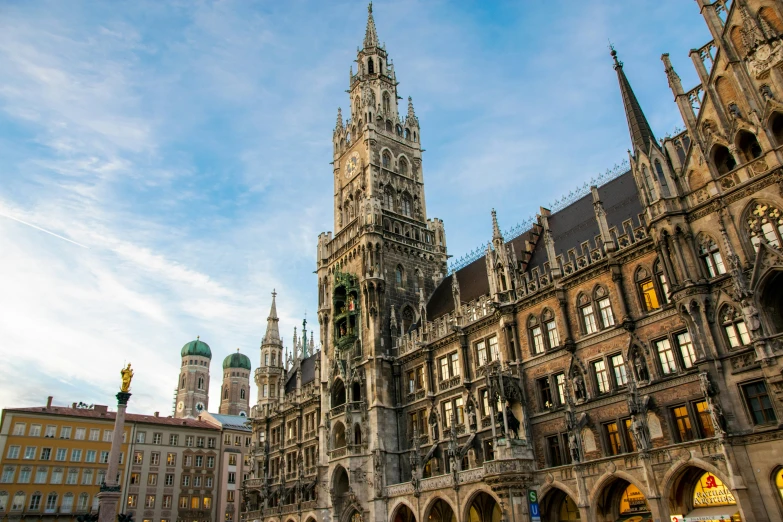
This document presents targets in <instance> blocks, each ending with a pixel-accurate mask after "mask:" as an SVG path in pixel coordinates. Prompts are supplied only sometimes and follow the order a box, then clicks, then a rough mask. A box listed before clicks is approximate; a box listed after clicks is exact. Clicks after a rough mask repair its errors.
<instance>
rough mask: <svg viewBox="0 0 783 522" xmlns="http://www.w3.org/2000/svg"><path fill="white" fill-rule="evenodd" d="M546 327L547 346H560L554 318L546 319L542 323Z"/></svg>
mask: <svg viewBox="0 0 783 522" xmlns="http://www.w3.org/2000/svg"><path fill="white" fill-rule="evenodd" d="M544 326H545V327H546V333H547V336H548V337H549V347H550V348H555V347H557V346H560V335H559V334H558V333H557V323H556V322H555V320H554V319H552V320H551V321H547V322H546V324H545V325H544Z"/></svg>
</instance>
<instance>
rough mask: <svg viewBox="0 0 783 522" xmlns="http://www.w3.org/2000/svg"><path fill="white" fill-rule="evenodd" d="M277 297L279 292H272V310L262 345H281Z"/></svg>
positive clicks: (267, 320) (267, 319)
mask: <svg viewBox="0 0 783 522" xmlns="http://www.w3.org/2000/svg"><path fill="white" fill-rule="evenodd" d="M275 297H277V292H275V291H274V290H272V308H271V309H270V310H269V317H267V318H266V334H264V340H263V341H262V343H261V344H270V343H272V344H281V341H280V330H278V327H277V323H278V321H279V320H280V319H278V317H277V305H276V304H275Z"/></svg>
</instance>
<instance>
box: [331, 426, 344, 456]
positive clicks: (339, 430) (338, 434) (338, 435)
mask: <svg viewBox="0 0 783 522" xmlns="http://www.w3.org/2000/svg"><path fill="white" fill-rule="evenodd" d="M332 442H333V444H334V446H333V447H334V449H337V448H344V447H345V444H346V440H345V425H344V424H343V423H342V422H336V423H335V424H334V438H333V439H332Z"/></svg>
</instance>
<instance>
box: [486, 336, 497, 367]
mask: <svg viewBox="0 0 783 522" xmlns="http://www.w3.org/2000/svg"><path fill="white" fill-rule="evenodd" d="M487 344H489V357H490V359H491V360H493V361H499V360H500V349H499V348H498V338H497V336H496V335H493V336H492V337H490V338H489V339H487Z"/></svg>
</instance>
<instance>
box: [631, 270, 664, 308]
mask: <svg viewBox="0 0 783 522" xmlns="http://www.w3.org/2000/svg"><path fill="white" fill-rule="evenodd" d="M636 285H637V287H638V288H639V296H640V297H641V301H642V308H643V309H644V311H645V312H652V311H653V310H657V309H658V308H660V307H661V300H660V299H659V298H658V290H657V289H656V288H655V283H654V282H653V277H652V274H651V273H650V272H649V271H648V270H647V269H646V268H644V267H643V266H642V267H639V269H638V270H636Z"/></svg>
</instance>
